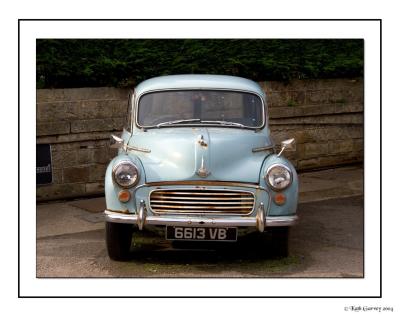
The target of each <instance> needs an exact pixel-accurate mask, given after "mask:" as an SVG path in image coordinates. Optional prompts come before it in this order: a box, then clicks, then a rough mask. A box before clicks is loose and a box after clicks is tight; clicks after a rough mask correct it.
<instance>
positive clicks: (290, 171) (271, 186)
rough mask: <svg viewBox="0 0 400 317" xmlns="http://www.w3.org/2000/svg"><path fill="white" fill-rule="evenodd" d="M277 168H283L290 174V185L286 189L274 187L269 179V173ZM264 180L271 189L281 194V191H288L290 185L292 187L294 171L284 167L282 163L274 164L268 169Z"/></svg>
mask: <svg viewBox="0 0 400 317" xmlns="http://www.w3.org/2000/svg"><path fill="white" fill-rule="evenodd" d="M276 167H281V168H283V169H285V170H286V171H287V172H288V173H289V177H290V180H289V183H288V184H287V185H286V186H285V187H283V188H276V187H274V186H273V185H272V184H271V183H270V182H269V177H268V175H269V173H270V172H271V171H272V169H274V168H276ZM264 180H265V182H266V183H267V185H268V187H269V188H271V189H272V190H273V191H276V192H280V191H283V190H285V189H287V188H288V187H289V186H290V185H292V182H293V172H292V170H291V169H290V167H288V166H287V165H284V164H281V163H276V164H272V165H271V166H270V167H268V169H267V172H266V173H265V175H264Z"/></svg>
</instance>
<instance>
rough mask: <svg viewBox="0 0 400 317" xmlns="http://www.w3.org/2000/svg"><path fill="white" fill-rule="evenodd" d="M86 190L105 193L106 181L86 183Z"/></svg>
mask: <svg viewBox="0 0 400 317" xmlns="http://www.w3.org/2000/svg"><path fill="white" fill-rule="evenodd" d="M85 192H86V193H87V194H100V193H104V182H96V183H86V184H85Z"/></svg>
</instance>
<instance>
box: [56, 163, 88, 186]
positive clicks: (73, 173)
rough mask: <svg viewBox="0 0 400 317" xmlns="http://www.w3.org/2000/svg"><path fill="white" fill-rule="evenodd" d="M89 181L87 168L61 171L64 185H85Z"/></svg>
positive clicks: (80, 167) (71, 168)
mask: <svg viewBox="0 0 400 317" xmlns="http://www.w3.org/2000/svg"><path fill="white" fill-rule="evenodd" d="M89 179H90V170H89V167H88V166H75V167H67V168H64V169H63V180H64V183H85V182H88V181H89Z"/></svg>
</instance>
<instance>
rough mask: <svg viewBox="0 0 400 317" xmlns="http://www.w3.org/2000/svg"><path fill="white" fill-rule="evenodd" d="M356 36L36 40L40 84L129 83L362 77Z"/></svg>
mask: <svg viewBox="0 0 400 317" xmlns="http://www.w3.org/2000/svg"><path fill="white" fill-rule="evenodd" d="M363 60H364V42H363V40H359V39H355V40H348V39H337V40H311V39H309V40H276V39H237V40H236V39H235V40H233V39H167V40H149V39H146V40H138V39H135V40H122V39H117V40H114V39H101V40H100V39H85V40H81V39H38V40H37V42H36V66H37V77H36V78H37V87H38V88H66V87H95V86H114V87H126V86H133V85H136V84H137V83H138V82H140V81H142V80H144V79H147V78H151V77H155V76H159V75H168V74H188V73H189V74H190V73H196V74H226V75H236V76H242V77H247V78H251V79H253V80H256V81H265V80H289V79H293V78H338V77H359V76H362V75H363Z"/></svg>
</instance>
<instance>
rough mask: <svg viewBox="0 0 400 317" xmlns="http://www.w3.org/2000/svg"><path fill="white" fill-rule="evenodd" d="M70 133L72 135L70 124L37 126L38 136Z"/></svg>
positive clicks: (39, 123) (43, 123)
mask: <svg viewBox="0 0 400 317" xmlns="http://www.w3.org/2000/svg"><path fill="white" fill-rule="evenodd" d="M68 133H70V125H69V122H38V123H37V124H36V136H42V135H55V134H68Z"/></svg>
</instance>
